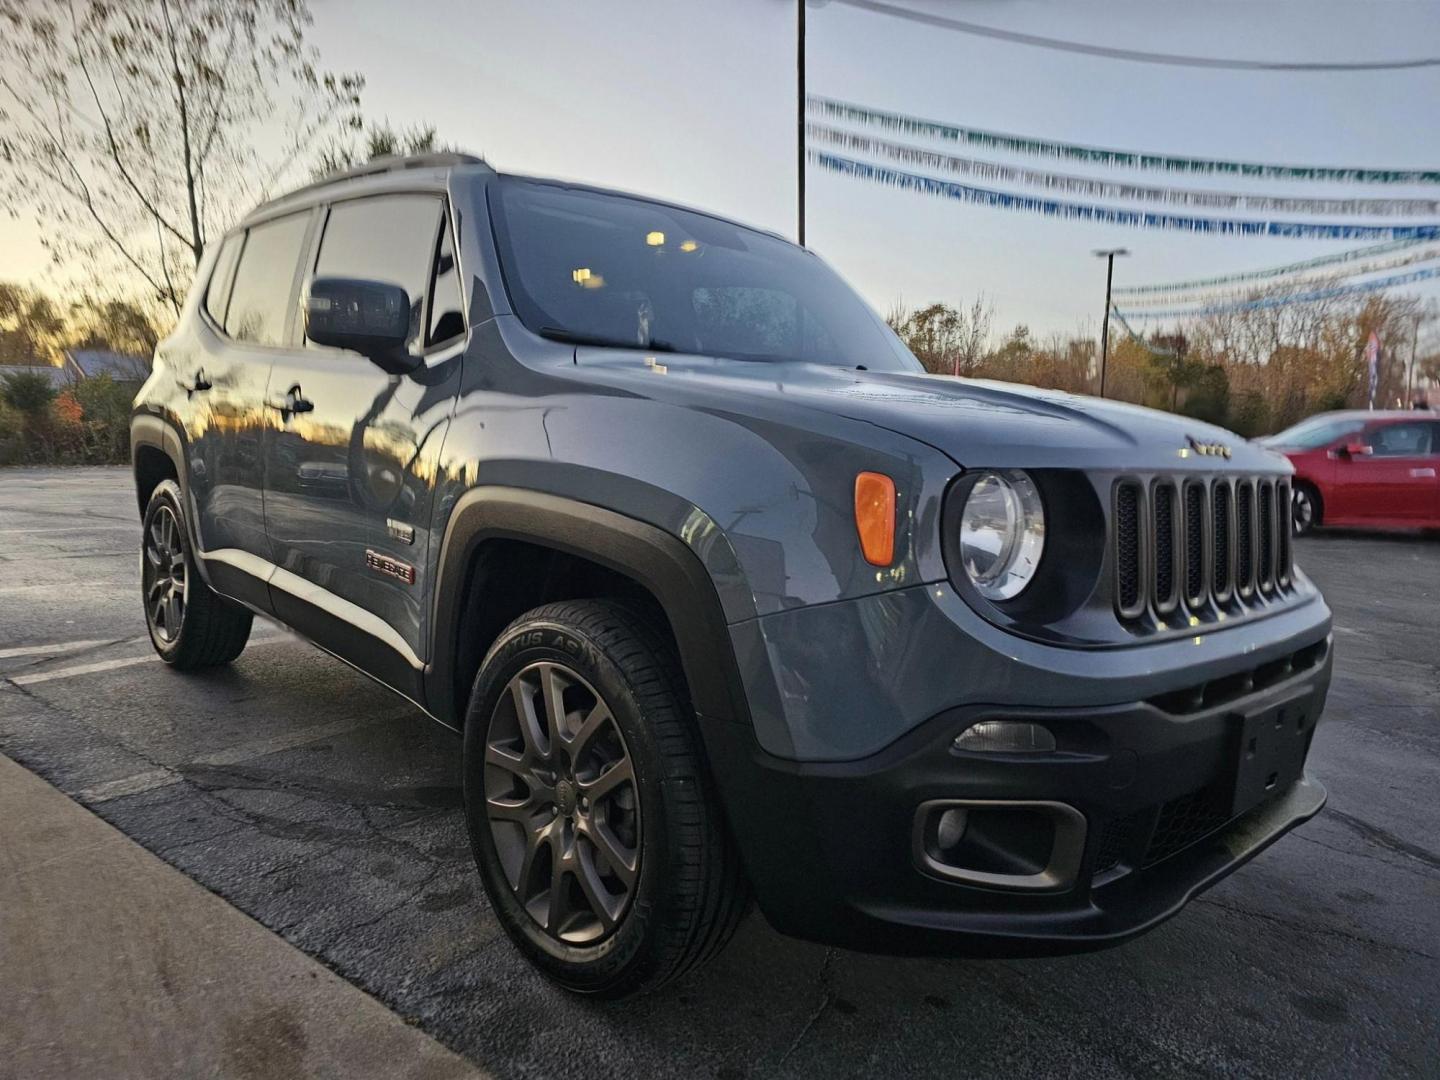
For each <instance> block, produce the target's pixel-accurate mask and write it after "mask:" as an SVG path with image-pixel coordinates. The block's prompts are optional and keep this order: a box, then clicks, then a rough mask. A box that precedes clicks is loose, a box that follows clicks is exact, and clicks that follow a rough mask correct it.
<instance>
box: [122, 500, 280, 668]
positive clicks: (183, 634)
mask: <svg viewBox="0 0 1440 1080" xmlns="http://www.w3.org/2000/svg"><path fill="white" fill-rule="evenodd" d="M184 505H185V503H184V499H183V498H182V497H181V495H180V486H179V485H178V484H176V483H175V481H173V480H162V481H160V483H159V484H158V485H157V486H156V488H155V491H154V492H153V493H152V494H151V496H150V502H149V504H148V505H147V506H146V507H145V519H144V525H143V528H142V531H141V534H140V591H141V599H142V601H143V603H144V608H145V625H146V627H147V628H148V629H149V631H150V643H151V644H152V645H154V646H155V651H156V652H157V653H158V654H159V655H160V659H161V660H164V661H165V662H166V663H167V664H169V665H170V666H171V667H173V668H176V669H177V670H179V671H196V670H199V669H201V668H207V667H215V666H216V665H218V664H228V663H229V662H230V661H231V660H234V659H235V658H236V657H237V656H239V655H240V653H241V652H243V651H244V649H245V643H246V642H247V641H249V640H250V623H251V621H252V619H253V616H252V615H251V614H250V611H249V610H248V609H247V608H243V607H241V606H240V605H239V604H237V603H235V602H234V601H233V600H228V599H226V598H225V597H223V596H221V595H220V594H219V593H217V592H215V591H213V590H212V589H211V588H210V586H209V585H207V584H205V580H204V579H203V578H202V577H201V576H200V573H199V571H198V570H197V569H196V566H195V555H194V552H193V551H192V549H191V545H190V532H189V530H188V529H187V528H186V525H185V510H184Z"/></svg>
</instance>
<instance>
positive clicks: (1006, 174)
mask: <svg viewBox="0 0 1440 1080" xmlns="http://www.w3.org/2000/svg"><path fill="white" fill-rule="evenodd" d="M805 133H806V135H807V137H809V138H810V139H811V141H813V142H820V143H828V144H829V145H831V146H840V147H844V148H845V149H847V150H851V151H854V152H856V153H860V154H867V155H870V156H872V157H884V158H889V159H890V160H891V161H898V162H900V163H902V164H906V165H919V166H922V167H924V168H928V169H940V170H943V171H944V172H948V173H954V174H956V175H960V176H973V177H976V178H978V179H981V180H999V181H1002V182H1007V183H1019V184H1025V185H1027V186H1029V187H1040V188H1045V189H1046V190H1047V191H1057V192H1063V193H1065V194H1067V195H1086V196H1090V197H1093V198H1100V199H1125V200H1128V201H1132V202H1135V201H1139V202H1158V203H1167V204H1170V205H1175V206H1192V207H1202V208H1206V209H1221V210H1248V211H1252V212H1255V213H1276V212H1279V213H1293V214H1342V215H1344V214H1359V215H1367V216H1372V217H1391V216H1394V215H1397V214H1420V215H1425V214H1429V215H1432V216H1434V215H1437V214H1440V200H1436V199H1312V198H1290V197H1288V196H1283V195H1247V194H1241V193H1238V192H1225V191H1200V190H1195V189H1191V190H1185V189H1181V188H1163V187H1147V186H1145V185H1143V184H1128V183H1116V182H1114V181H1110V180H1094V179H1091V178H1090V177H1087V176H1073V175H1067V174H1065V173H1052V172H1043V171H1040V170H1036V169H1021V168H1016V167H1014V166H1011V165H1001V164H997V163H995V162H989V161H978V160H976V159H974V158H964V157H954V156H953V155H950V154H940V153H936V152H935V151H933V150H925V149H923V148H921V147H916V146H906V145H905V144H903V143H895V142H889V141H888V140H885V139H872V138H870V137H869V136H867V135H860V134H857V133H855V132H852V131H845V130H844V129H842V128H836V127H830V126H828V125H826V124H807V125H806V128H805Z"/></svg>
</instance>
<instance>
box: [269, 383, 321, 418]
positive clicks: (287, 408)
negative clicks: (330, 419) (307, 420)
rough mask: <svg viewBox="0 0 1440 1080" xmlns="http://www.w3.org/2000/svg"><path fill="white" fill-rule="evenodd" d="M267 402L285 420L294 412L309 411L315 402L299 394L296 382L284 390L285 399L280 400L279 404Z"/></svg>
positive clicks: (312, 408) (298, 385)
mask: <svg viewBox="0 0 1440 1080" xmlns="http://www.w3.org/2000/svg"><path fill="white" fill-rule="evenodd" d="M268 404H269V406H270V408H272V409H274V410H275V411H276V412H278V413H280V415H281V416H284V417H285V418H286V419H287V420H288V419H289V418H290V417H292V416H294V415H295V414H296V413H307V412H311V411H313V410H314V408H315V403H314V402H313V401H310V400H309V399H308V398H305V397H303V396H302V395H301V393H300V384H299V383H296V384H295V385H294V386H292V387H290V389H289V390H287V391H286V392H285V400H284V401H282V402H281V403H280V404H278V405H277V404H275V402H273V401H272V402H269V403H268Z"/></svg>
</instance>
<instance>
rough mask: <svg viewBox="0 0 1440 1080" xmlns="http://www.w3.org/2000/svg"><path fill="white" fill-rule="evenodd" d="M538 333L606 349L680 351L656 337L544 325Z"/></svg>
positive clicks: (571, 343)
mask: <svg viewBox="0 0 1440 1080" xmlns="http://www.w3.org/2000/svg"><path fill="white" fill-rule="evenodd" d="M536 333H538V334H539V335H540V336H541V337H543V338H549V339H550V340H551V341H563V342H566V343H567V344H570V345H596V346H599V347H601V348H605V349H637V350H639V351H640V352H667V353H673V352H678V351H679V350H678V349H676V348H675V346H674V345H672V344H670V342H668V341H659V340H657V339H655V338H651V339H650V340H649V342H638V341H621V340H620V339H619V338H609V337H605V336H604V335H603V334H586V333H582V332H580V331H578V330H565V329H562V328H561V327H558V326H542V327H540V329H539V330H537V331H536Z"/></svg>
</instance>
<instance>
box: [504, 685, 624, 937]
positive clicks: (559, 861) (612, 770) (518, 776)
mask: <svg viewBox="0 0 1440 1080" xmlns="http://www.w3.org/2000/svg"><path fill="white" fill-rule="evenodd" d="M484 791H485V813H486V816H487V818H488V819H489V822H490V830H491V835H492V836H493V838H494V841H495V850H496V853H497V855H498V856H499V861H500V865H501V867H502V868H503V869H504V872H505V877H506V880H507V882H508V883H509V886H510V889H511V891H512V892H513V893H514V895H515V899H516V900H517V901H518V902H519V903H520V906H521V907H523V908H524V909H525V910H526V912H527V913H528V914H529V915H530V918H532V919H533V920H534V921H535V922H536V923H537V924H538V925H539V926H540V927H541V928H542V929H543V930H544V931H545V932H546V933H547V934H549V935H550V936H551V937H553V938H555V939H557V940H559V941H562V942H564V943H566V944H568V945H593V944H595V943H596V942H598V941H600V940H602V939H603V938H605V937H606V936H607V935H609V934H610V933H611V932H612V931H613V930H614V929H615V927H616V926H617V925H619V923H620V920H621V918H622V917H623V915H624V914H625V911H626V909H627V907H628V906H629V903H630V898H631V894H632V893H633V892H634V890H635V887H636V883H637V881H638V878H639V871H640V802H639V791H638V789H637V785H636V781H635V767H634V763H633V762H632V760H631V757H630V751H629V749H628V748H627V747H626V745H625V738H624V736H623V735H622V734H621V732H620V727H619V724H617V723H616V720H615V717H614V715H613V714H612V713H611V711H610V708H609V706H608V705H607V704H606V703H605V701H604V699H603V698H601V696H600V695H599V693H597V692H596V690H595V688H594V687H592V686H591V685H590V684H589V683H588V682H586V681H585V680H584V679H583V678H581V677H580V675H578V674H577V673H576V672H574V671H572V670H570V669H569V668H567V667H565V666H564V665H562V664H558V663H554V662H549V661H546V662H540V663H534V664H531V665H529V666H528V667H526V668H524V669H523V670H521V671H520V672H519V673H518V674H516V675H515V676H514V678H512V679H511V680H510V682H509V683H508V684H507V685H506V687H505V691H504V693H502V694H501V695H500V699H499V701H498V702H497V703H496V705H495V710H494V712H493V714H492V715H491V720H490V728H489V732H488V734H487V736H486V742H485V775H484Z"/></svg>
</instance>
